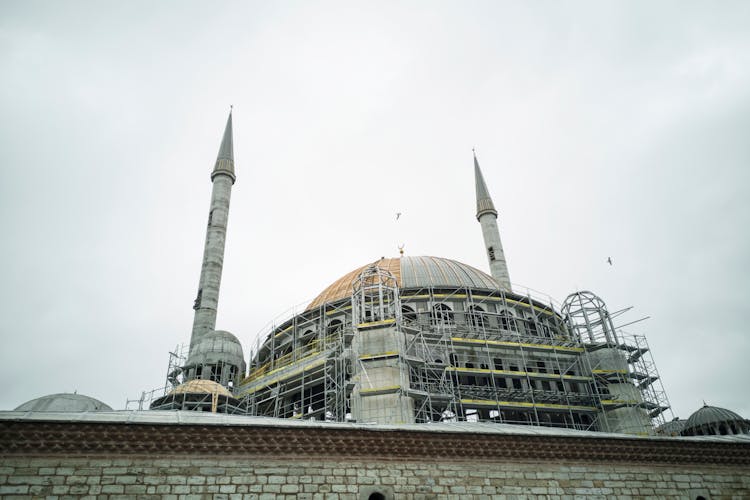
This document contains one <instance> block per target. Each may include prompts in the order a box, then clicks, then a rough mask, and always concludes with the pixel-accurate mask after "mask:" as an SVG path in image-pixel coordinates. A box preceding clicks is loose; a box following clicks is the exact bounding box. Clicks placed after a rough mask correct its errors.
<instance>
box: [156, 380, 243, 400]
mask: <svg viewBox="0 0 750 500" xmlns="http://www.w3.org/2000/svg"><path fill="white" fill-rule="evenodd" d="M169 394H170V395H173V394H218V395H220V396H229V397H230V398H231V397H232V393H231V392H229V391H228V390H227V389H226V388H225V387H224V386H223V385H221V384H220V383H218V382H214V381H213V380H204V379H195V380H189V381H187V382H185V383H184V384H180V385H178V386H177V387H175V388H174V389H172V391H171V392H170V393H169Z"/></svg>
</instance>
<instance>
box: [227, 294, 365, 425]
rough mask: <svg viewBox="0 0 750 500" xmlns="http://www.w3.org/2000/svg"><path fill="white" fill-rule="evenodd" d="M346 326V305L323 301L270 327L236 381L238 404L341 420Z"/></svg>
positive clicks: (274, 413) (282, 414)
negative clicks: (239, 402) (245, 368)
mask: <svg viewBox="0 0 750 500" xmlns="http://www.w3.org/2000/svg"><path fill="white" fill-rule="evenodd" d="M350 332H351V305H349V306H348V307H347V306H343V307H342V306H340V305H339V306H337V305H335V304H325V305H322V306H320V307H318V308H315V309H314V310H308V311H304V312H303V313H301V314H298V315H295V316H293V317H292V318H291V319H289V320H287V321H285V322H284V323H282V324H281V325H279V326H278V327H272V329H271V332H270V333H269V334H268V335H267V336H266V341H265V342H264V343H263V344H260V345H258V346H257V348H256V349H255V351H254V352H252V353H251V357H250V359H251V360H252V361H251V363H252V364H251V366H250V370H249V373H248V376H247V377H245V379H243V380H242V381H241V382H240V384H239V391H238V397H239V398H240V399H241V402H242V405H243V406H244V407H246V408H247V409H248V412H249V413H250V414H252V415H262V416H271V417H276V418H297V419H301V418H306V419H316V420H326V421H343V420H344V419H345V418H346V413H347V397H346V396H347V391H346V387H345V374H346V372H347V369H348V362H349V361H348V359H347V358H346V352H345V346H346V345H348V344H349V343H350V342H351V334H350Z"/></svg>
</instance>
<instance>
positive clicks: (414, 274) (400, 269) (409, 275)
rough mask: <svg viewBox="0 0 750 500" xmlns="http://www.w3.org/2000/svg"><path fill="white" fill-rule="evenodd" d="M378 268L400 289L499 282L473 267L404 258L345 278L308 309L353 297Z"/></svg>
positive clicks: (488, 286) (435, 259) (487, 286)
mask: <svg viewBox="0 0 750 500" xmlns="http://www.w3.org/2000/svg"><path fill="white" fill-rule="evenodd" d="M373 264H374V265H376V266H377V267H379V268H380V269H384V270H386V271H388V272H390V273H391V274H392V275H393V276H394V277H395V278H396V281H397V283H398V286H399V288H421V287H437V288H439V287H468V288H485V289H491V290H497V289H498V288H500V285H499V284H498V282H497V281H496V280H495V279H493V278H492V277H491V276H490V275H488V274H487V273H484V272H482V271H480V270H479V269H476V268H473V267H471V266H469V265H466V264H463V263H461V262H457V261H455V260H452V259H445V258H442V257H400V258H390V259H380V260H379V261H376V262H373V263H368V264H365V265H364V266H362V267H358V268H357V269H355V270H353V271H351V272H349V273H347V274H345V275H344V276H342V277H341V278H339V279H338V280H336V281H334V282H333V283H332V284H331V285H329V286H328V287H327V288H326V289H325V290H323V292H321V294H320V295H318V296H317V297H316V298H315V300H313V301H312V302H311V303H310V305H309V306H307V309H314V308H315V307H318V306H320V305H323V304H326V303H328V302H335V301H337V300H341V299H344V298H346V297H350V296H351V295H352V287H353V285H354V282H355V281H356V279H357V277H358V276H359V275H360V273H361V272H362V271H363V270H364V269H365V268H366V267H368V266H371V265H373Z"/></svg>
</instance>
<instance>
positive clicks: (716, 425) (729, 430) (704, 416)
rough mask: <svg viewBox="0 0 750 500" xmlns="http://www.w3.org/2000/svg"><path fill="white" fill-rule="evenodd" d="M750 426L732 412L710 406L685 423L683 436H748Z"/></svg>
mask: <svg viewBox="0 0 750 500" xmlns="http://www.w3.org/2000/svg"><path fill="white" fill-rule="evenodd" d="M748 432H750V424H748V422H747V421H746V420H745V419H744V418H742V417H741V416H739V415H737V414H736V413H735V412H733V411H731V410H727V409H725V408H719V407H717V406H708V405H706V404H704V406H703V408H700V409H699V410H698V411H696V412H694V413H693V414H692V415H690V417H688V419H687V421H686V422H685V428H684V429H683V431H682V435H683V436H703V435H724V434H747V433H748Z"/></svg>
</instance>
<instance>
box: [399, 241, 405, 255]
mask: <svg viewBox="0 0 750 500" xmlns="http://www.w3.org/2000/svg"><path fill="white" fill-rule="evenodd" d="M404 246H405V245H404V244H403V243H401V244H400V245H399V246H398V253H399V254H401V257H403V256H404Z"/></svg>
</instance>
